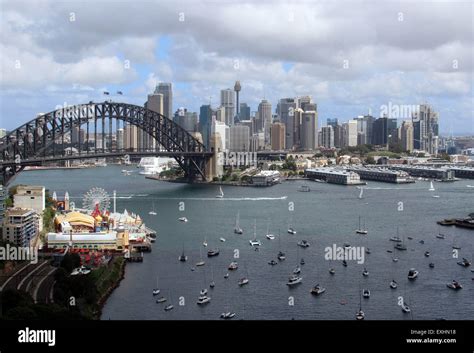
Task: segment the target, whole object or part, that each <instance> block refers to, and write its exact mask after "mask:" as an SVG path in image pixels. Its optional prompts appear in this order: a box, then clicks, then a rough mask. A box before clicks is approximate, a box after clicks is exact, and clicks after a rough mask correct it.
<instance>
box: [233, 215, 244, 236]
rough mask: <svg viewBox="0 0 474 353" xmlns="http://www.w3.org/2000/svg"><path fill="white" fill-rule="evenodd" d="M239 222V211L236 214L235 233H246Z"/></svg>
mask: <svg viewBox="0 0 474 353" xmlns="http://www.w3.org/2000/svg"><path fill="white" fill-rule="evenodd" d="M239 222H240V212H237V216H235V226H234V233H235V234H243V233H244V231H243V230H242V228H240V225H239Z"/></svg>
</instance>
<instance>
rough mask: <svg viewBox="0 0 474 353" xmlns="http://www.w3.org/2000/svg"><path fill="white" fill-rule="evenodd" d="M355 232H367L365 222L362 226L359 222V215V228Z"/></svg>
mask: <svg viewBox="0 0 474 353" xmlns="http://www.w3.org/2000/svg"><path fill="white" fill-rule="evenodd" d="M356 233H357V234H367V229H365V224H364V227H361V224H360V216H359V228H357V229H356Z"/></svg>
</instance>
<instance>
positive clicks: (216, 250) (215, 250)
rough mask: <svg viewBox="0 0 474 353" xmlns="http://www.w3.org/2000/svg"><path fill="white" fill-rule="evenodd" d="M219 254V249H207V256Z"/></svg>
mask: <svg viewBox="0 0 474 353" xmlns="http://www.w3.org/2000/svg"><path fill="white" fill-rule="evenodd" d="M217 255H219V249H211V250H208V251H207V257H213V256H217Z"/></svg>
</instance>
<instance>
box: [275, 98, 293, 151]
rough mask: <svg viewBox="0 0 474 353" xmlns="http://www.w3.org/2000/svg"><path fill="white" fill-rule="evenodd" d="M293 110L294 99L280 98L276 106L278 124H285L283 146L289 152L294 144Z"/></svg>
mask: <svg viewBox="0 0 474 353" xmlns="http://www.w3.org/2000/svg"><path fill="white" fill-rule="evenodd" d="M295 109H296V102H295V99H294V98H282V99H280V101H279V102H278V105H277V114H278V116H279V118H280V122H282V123H283V124H285V134H286V136H285V146H286V148H287V149H290V150H291V149H293V145H294V143H295V122H294V118H295Z"/></svg>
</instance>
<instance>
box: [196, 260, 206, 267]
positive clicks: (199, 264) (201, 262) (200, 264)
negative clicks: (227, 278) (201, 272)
mask: <svg viewBox="0 0 474 353" xmlns="http://www.w3.org/2000/svg"><path fill="white" fill-rule="evenodd" d="M205 264H206V263H205V262H204V261H202V260H201V261H199V262H196V266H197V267H199V266H204V265H205Z"/></svg>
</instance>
